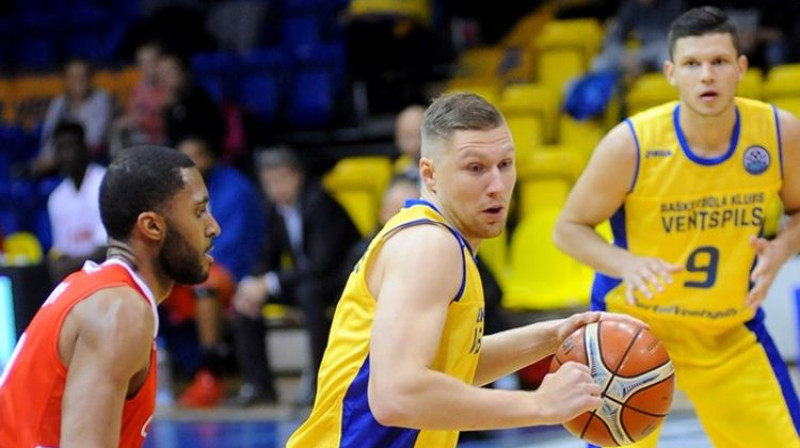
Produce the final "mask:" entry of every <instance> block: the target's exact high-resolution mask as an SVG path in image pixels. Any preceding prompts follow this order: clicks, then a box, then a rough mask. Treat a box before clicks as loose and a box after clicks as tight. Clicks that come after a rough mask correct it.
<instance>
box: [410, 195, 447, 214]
mask: <svg viewBox="0 0 800 448" xmlns="http://www.w3.org/2000/svg"><path fill="white" fill-rule="evenodd" d="M415 205H424V206H426V207H430V208H432V209H433V210H434V211H435V212H436V213H438V214H440V215H441V214H442V212H440V211H439V209H438V208H436V206H435V205H433V204H431V203H430V202H428V201H426V200H425V199H422V198H417V199H406V202H405V204H403V207H405V208H410V207H413V206H415Z"/></svg>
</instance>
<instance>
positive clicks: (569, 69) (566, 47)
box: [535, 19, 603, 92]
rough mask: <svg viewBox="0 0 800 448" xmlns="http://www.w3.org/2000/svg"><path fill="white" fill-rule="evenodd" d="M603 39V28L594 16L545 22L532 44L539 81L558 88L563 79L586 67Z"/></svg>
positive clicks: (574, 75)
mask: <svg viewBox="0 0 800 448" xmlns="http://www.w3.org/2000/svg"><path fill="white" fill-rule="evenodd" d="M602 40H603V29H602V27H601V26H600V23H599V22H598V21H597V20H595V19H575V20H553V21H550V22H548V23H547V24H546V25H545V26H544V29H543V30H542V32H541V34H540V35H539V37H538V39H537V40H536V44H535V45H536V50H537V51H538V53H539V61H538V63H537V66H538V72H539V82H541V83H543V84H546V85H548V86H550V87H552V88H554V89H558V92H560V90H561V89H563V87H564V85H565V83H567V82H568V81H569V80H571V79H573V78H576V77H578V76H581V75H583V74H584V73H586V72H587V71H588V69H589V66H590V64H591V61H592V58H593V57H594V55H595V54H596V53H597V51H598V50H599V49H600V45H601V44H602Z"/></svg>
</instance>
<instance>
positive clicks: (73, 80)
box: [32, 59, 114, 175]
mask: <svg viewBox="0 0 800 448" xmlns="http://www.w3.org/2000/svg"><path fill="white" fill-rule="evenodd" d="M64 86H65V92H64V94H63V95H60V96H58V97H56V98H54V99H53V100H52V101H51V102H50V105H49V106H48V108H47V115H46V116H45V119H44V126H43V128H42V148H41V150H40V151H39V155H38V156H37V157H36V159H35V160H34V161H33V166H32V170H33V172H34V174H37V175H38V174H42V173H45V172H48V171H52V170H54V169H56V168H57V167H56V166H55V163H54V160H53V142H52V139H53V131H54V130H55V128H56V126H57V125H58V123H59V122H61V121H64V120H69V121H74V122H76V123H79V124H80V125H81V126H83V129H84V133H85V135H86V145H87V146H88V150H89V157H90V158H91V159H92V160H101V161H102V160H103V159H104V158H105V157H106V155H107V154H106V150H107V149H108V131H109V125H110V123H111V118H112V116H113V114H114V101H113V99H112V97H111V95H110V94H109V93H108V92H106V91H104V90H100V89H96V88H94V87H93V86H92V67H91V66H90V65H89V62H88V61H85V60H83V59H72V60H70V61H69V62H67V64H66V66H65V68H64Z"/></svg>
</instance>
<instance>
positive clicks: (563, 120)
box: [558, 114, 606, 161]
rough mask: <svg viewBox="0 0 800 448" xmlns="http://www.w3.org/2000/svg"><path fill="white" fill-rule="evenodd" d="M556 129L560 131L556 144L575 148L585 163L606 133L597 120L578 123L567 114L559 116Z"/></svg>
mask: <svg viewBox="0 0 800 448" xmlns="http://www.w3.org/2000/svg"><path fill="white" fill-rule="evenodd" d="M558 127H559V131H560V132H559V139H558V142H559V143H560V144H561V145H564V146H569V147H572V148H575V149H576V150H577V151H578V152H579V153H580V154H582V155H583V158H584V160H585V161H588V159H589V156H590V155H591V154H592V151H594V148H595V146H597V144H598V143H600V140H602V139H603V134H605V132H606V128H605V127H604V125H603V124H602V123H601V122H600V121H599V119H595V120H583V121H578V120H576V119H574V118H572V117H571V116H569V115H567V114H561V116H560V117H559V126H558Z"/></svg>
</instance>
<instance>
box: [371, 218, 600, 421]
mask: <svg viewBox="0 0 800 448" xmlns="http://www.w3.org/2000/svg"><path fill="white" fill-rule="evenodd" d="M421 241H424V243H421ZM462 263H463V261H462V255H461V249H460V247H459V245H458V242H457V241H456V240H455V239H454V238H453V236H452V235H451V234H450V232H449V231H447V230H446V229H443V228H440V227H438V226H428V225H424V226H416V227H412V228H410V229H406V230H403V231H401V232H399V233H398V234H397V235H395V236H393V237H392V238H390V239H389V240H388V241H387V242H386V243H385V246H384V247H383V248H382V249H381V252H380V254H379V255H378V256H377V257H376V259H375V262H374V264H373V265H372V266H371V268H370V269H371V272H369V273H368V274H367V282H368V285H369V287H370V290H371V291H373V294H374V295H376V297H377V309H376V311H375V320H374V323H373V332H372V342H371V346H370V369H371V370H370V382H369V403H370V409H371V410H372V412H373V414H374V415H375V416H376V418H377V419H378V421H379V422H380V423H381V424H383V425H389V426H400V427H412V428H419V429H459V430H468V429H489V428H507V427H517V426H527V425H532V424H541V423H555V422H558V421H561V420H563V419H564V418H568V417H569V414H573V413H576V414H577V413H579V412H581V411H579V409H592V408H594V407H596V406H598V405H599V399H598V398H597V397H596V396H595V395H593V394H594V393H595V392H597V393H599V391H595V390H594V388H593V385H592V384H591V378H590V376H589V374H588V371H582V370H581V369H580V368H579V366H573V367H572V368H571V369H567V371H565V372H564V374H563V375H559V378H558V379H556V380H554V381H553V385H552V387H551V388H549V389H546V391H545V392H543V393H531V392H522V391H505V390H489V389H481V388H478V387H474V386H472V385H470V384H466V383H464V382H462V381H460V380H458V379H456V378H453V377H451V376H449V375H446V374H444V373H441V372H438V371H435V370H433V369H432V368H431V363H432V361H433V359H434V357H435V354H436V351H437V348H438V345H439V338H440V336H441V334H442V328H443V326H444V325H445V318H446V313H447V308H448V306H449V304H450V301H451V300H452V299H453V298H454V297H455V295H456V293H457V292H458V289H459V286H460V282H461V278H462ZM548 390H549V392H547V391H548ZM559 394H560V395H561V396H562V398H563V396H565V395H569V396H570V399H571V400H570V401H569V403H563V402H564V401H565V400H561V402H559V401H558V400H551V399H552V398H554V397H556V396H558V395H559ZM551 401H552V402H551ZM562 404H563V406H562Z"/></svg>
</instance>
